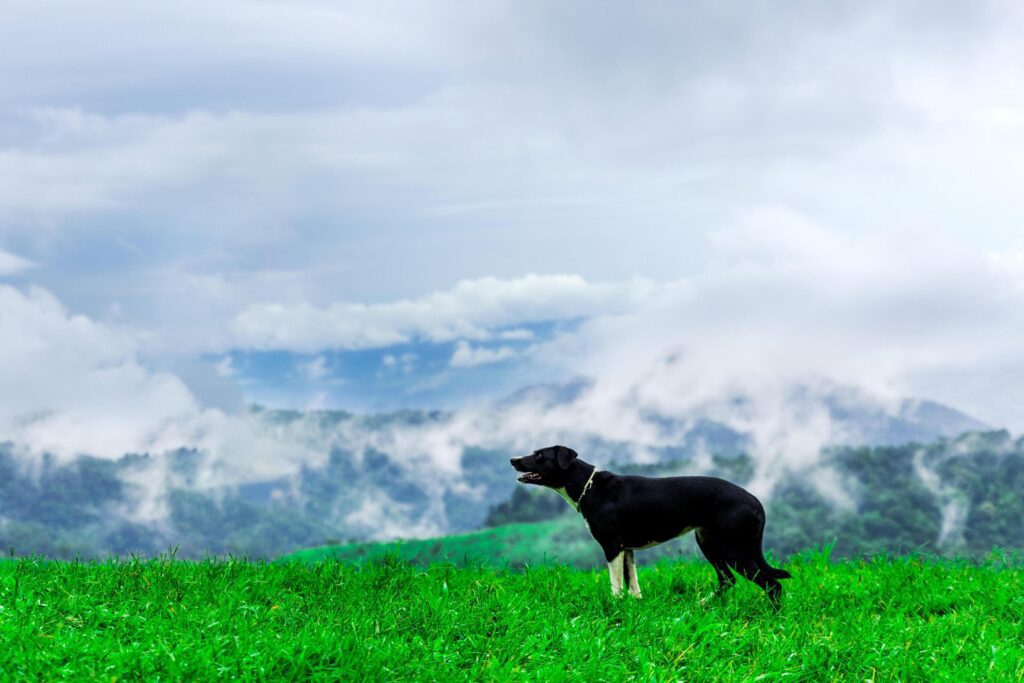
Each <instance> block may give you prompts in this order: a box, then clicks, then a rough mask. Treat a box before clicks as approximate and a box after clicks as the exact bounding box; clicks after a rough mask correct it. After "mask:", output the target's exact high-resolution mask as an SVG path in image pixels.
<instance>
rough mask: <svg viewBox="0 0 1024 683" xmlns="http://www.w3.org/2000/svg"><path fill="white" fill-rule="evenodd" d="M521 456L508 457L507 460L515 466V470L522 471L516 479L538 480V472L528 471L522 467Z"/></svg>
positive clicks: (524, 480)
mask: <svg viewBox="0 0 1024 683" xmlns="http://www.w3.org/2000/svg"><path fill="white" fill-rule="evenodd" d="M522 461H523V459H522V458H510V459H509V462H510V463H512V467H514V468H516V470H517V471H519V472H522V474H520V475H519V477H518V479H519V481H521V482H531V481H538V480H539V479H540V478H541V477H540V474H539V473H538V472H530V471H529V470H526V469H524V468H523V462H522Z"/></svg>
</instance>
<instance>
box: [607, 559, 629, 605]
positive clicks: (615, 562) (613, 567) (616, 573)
mask: <svg viewBox="0 0 1024 683" xmlns="http://www.w3.org/2000/svg"><path fill="white" fill-rule="evenodd" d="M624 556H625V553H624V552H622V551H620V552H619V554H618V555H616V556H615V557H614V558H612V559H611V560H609V562H608V578H609V579H611V582H612V595H614V596H615V597H621V596H622V576H623V571H624V569H625V567H624V564H623V557H624Z"/></svg>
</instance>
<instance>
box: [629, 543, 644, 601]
mask: <svg viewBox="0 0 1024 683" xmlns="http://www.w3.org/2000/svg"><path fill="white" fill-rule="evenodd" d="M625 555H626V574H628V575H629V594H630V595H632V596H633V597H634V598H640V597H643V596H642V595H640V581H639V580H638V579H637V578H636V563H635V562H634V561H633V551H632V550H627V551H626V552H625Z"/></svg>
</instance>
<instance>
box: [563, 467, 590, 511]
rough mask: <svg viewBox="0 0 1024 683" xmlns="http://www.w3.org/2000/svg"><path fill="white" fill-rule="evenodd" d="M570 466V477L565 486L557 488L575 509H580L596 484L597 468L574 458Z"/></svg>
mask: <svg viewBox="0 0 1024 683" xmlns="http://www.w3.org/2000/svg"><path fill="white" fill-rule="evenodd" d="M569 467H570V469H569V479H568V480H567V481H566V483H565V488H561V489H555V490H556V491H558V493H559V494H560V495H561V496H562V497H563V498H565V500H566V502H568V503H569V505H571V506H572V507H573V509H574V510H576V511H579V509H580V505H581V504H582V502H583V498H584V497H585V496H586V495H587V491H588V490H589V489H590V487H591V486H593V484H594V475H596V474H597V468H596V467H594V466H593V465H591V464H590V463H586V462H583V461H582V460H574V461H573V462H572V464H571V465H570V466H569Z"/></svg>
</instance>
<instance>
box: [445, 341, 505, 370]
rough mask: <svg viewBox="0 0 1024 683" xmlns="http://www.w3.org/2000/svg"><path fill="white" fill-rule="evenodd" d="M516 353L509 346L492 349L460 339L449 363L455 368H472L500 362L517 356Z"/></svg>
mask: <svg viewBox="0 0 1024 683" xmlns="http://www.w3.org/2000/svg"><path fill="white" fill-rule="evenodd" d="M516 355H517V354H516V351H515V349H511V348H509V347H507V346H502V347H499V348H496V349H490V348H486V347H482V346H476V347H474V346H470V345H469V344H468V343H467V342H465V341H460V342H459V343H458V344H456V345H455V351H454V353H452V357H451V359H450V360H449V361H448V364H449V365H450V366H451V367H453V368H472V367H476V366H477V365H487V364H488V363H499V362H501V361H503V360H508V359H509V358H515V357H516Z"/></svg>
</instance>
